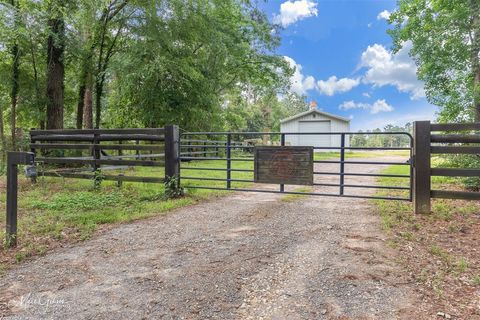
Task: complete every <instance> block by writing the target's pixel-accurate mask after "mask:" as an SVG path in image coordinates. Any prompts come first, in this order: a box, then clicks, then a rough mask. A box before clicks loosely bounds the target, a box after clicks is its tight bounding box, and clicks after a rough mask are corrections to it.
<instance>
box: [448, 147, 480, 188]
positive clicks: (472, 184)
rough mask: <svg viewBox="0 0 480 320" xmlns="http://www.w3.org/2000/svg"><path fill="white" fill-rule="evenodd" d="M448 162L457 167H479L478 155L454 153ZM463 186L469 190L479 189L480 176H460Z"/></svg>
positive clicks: (479, 157)
mask: <svg viewBox="0 0 480 320" xmlns="http://www.w3.org/2000/svg"><path fill="white" fill-rule="evenodd" d="M449 164H450V165H451V166H453V167H457V168H471V169H478V168H480V155H456V156H451V157H450V159H449ZM462 183H463V184H464V186H465V188H467V189H468V190H471V191H480V177H469V178H462Z"/></svg>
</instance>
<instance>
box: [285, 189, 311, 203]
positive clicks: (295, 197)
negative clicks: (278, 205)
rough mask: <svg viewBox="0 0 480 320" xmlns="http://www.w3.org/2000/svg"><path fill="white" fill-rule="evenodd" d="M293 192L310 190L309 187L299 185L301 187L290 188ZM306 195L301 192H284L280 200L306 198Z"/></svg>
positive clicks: (290, 200) (288, 200) (289, 200)
mask: <svg viewBox="0 0 480 320" xmlns="http://www.w3.org/2000/svg"><path fill="white" fill-rule="evenodd" d="M292 191H293V192H305V193H307V192H312V188H311V187H301V188H296V189H294V190H292ZM307 197H308V195H303V194H286V195H284V196H282V197H281V198H280V201H283V202H294V201H297V200H300V199H303V198H307Z"/></svg>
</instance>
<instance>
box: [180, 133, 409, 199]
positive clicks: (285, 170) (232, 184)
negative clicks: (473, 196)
mask: <svg viewBox="0 0 480 320" xmlns="http://www.w3.org/2000/svg"><path fill="white" fill-rule="evenodd" d="M295 135H306V136H309V137H312V138H313V140H314V139H315V138H316V137H321V136H327V135H328V136H334V137H336V139H332V141H336V142H338V144H336V145H332V146H317V147H311V146H288V145H286V143H285V141H286V140H288V139H286V137H288V136H295ZM355 135H363V136H364V137H365V138H366V139H372V140H374V139H375V137H379V136H381V135H383V136H388V137H390V138H391V140H392V141H393V140H395V139H396V140H397V141H401V142H400V143H398V142H397V143H396V145H399V144H400V145H401V146H400V147H398V146H397V147H385V146H375V147H352V146H350V143H349V141H350V140H351V138H352V137H354V136H355ZM309 140H310V139H309ZM319 140H322V139H319ZM323 140H325V139H323ZM323 140H322V141H323ZM412 147H413V137H412V136H411V135H410V134H409V133H407V132H392V133H384V132H366V133H363V132H361V133H353V132H302V133H298V132H295V133H293V132H292V133H279V132H188V133H181V134H180V144H179V149H180V158H179V159H180V168H179V172H180V180H181V181H182V186H184V187H186V188H194V189H213V190H232V191H248V192H268V193H285V194H297V195H312V196H332V197H350V198H369V199H384V200H406V201H412V176H413V175H412V171H413V166H412V161H411V159H412ZM392 151H394V152H397V153H398V152H399V151H400V152H401V151H403V154H404V157H403V158H404V159H402V161H398V160H397V159H398V157H397V158H396V159H395V158H393V160H392V161H388V160H379V161H375V158H378V157H379V155H380V157H381V158H388V154H389V153H391V152H392ZM358 152H362V153H367V155H366V156H367V159H365V158H363V157H362V158H363V159H358V158H357V159H356V155H358ZM372 152H375V155H372V158H371V160H370V159H368V153H372ZM382 153H384V154H385V157H383V154H382ZM391 165H398V166H406V167H408V169H407V170H403V171H406V173H402V174H388V173H381V171H382V168H386V167H387V166H391ZM207 171H208V172H210V174H208V176H207V175H205V172H207ZM212 172H215V174H212ZM212 176H213V177H212ZM378 178H396V179H395V180H394V185H391V184H382V183H379V182H378ZM396 183H398V184H396ZM299 185H303V188H299ZM305 186H307V187H305ZM369 189H370V190H371V189H377V190H382V189H388V190H396V191H398V192H395V195H387V194H386V193H385V194H381V193H378V192H371V191H370V192H369V191H368V190H369Z"/></svg>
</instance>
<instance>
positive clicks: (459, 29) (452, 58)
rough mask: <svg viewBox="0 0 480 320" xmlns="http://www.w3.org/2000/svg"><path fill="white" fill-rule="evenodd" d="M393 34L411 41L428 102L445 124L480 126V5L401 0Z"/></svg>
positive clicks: (471, 0) (463, 0)
mask: <svg viewBox="0 0 480 320" xmlns="http://www.w3.org/2000/svg"><path fill="white" fill-rule="evenodd" d="M390 22H391V23H392V24H393V25H394V29H393V30H390V34H391V35H392V37H393V39H394V43H395V47H396V49H397V50H398V49H400V48H401V47H402V46H403V45H404V44H405V43H406V42H407V41H411V42H412V44H413V47H412V50H411V56H412V57H413V58H414V59H415V61H416V62H417V65H418V76H419V78H420V79H421V80H423V81H425V88H426V93H427V98H428V100H429V101H430V102H431V103H433V104H436V105H439V106H441V107H442V111H441V118H442V119H443V120H446V121H468V120H472V119H475V120H477V121H480V60H479V59H480V57H479V55H480V1H478V0H458V1H451V0H399V1H398V9H397V10H396V11H395V12H394V13H393V14H392V15H391V17H390Z"/></svg>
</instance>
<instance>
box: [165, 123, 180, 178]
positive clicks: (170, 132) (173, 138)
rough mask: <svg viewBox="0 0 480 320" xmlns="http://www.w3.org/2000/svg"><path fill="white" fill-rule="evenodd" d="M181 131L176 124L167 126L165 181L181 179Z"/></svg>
mask: <svg viewBox="0 0 480 320" xmlns="http://www.w3.org/2000/svg"><path fill="white" fill-rule="evenodd" d="M179 143H180V131H179V129H178V126H176V125H166V126H165V182H169V181H170V180H171V179H172V178H173V179H176V180H177V181H179V179H180V159H179V158H180V146H179Z"/></svg>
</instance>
